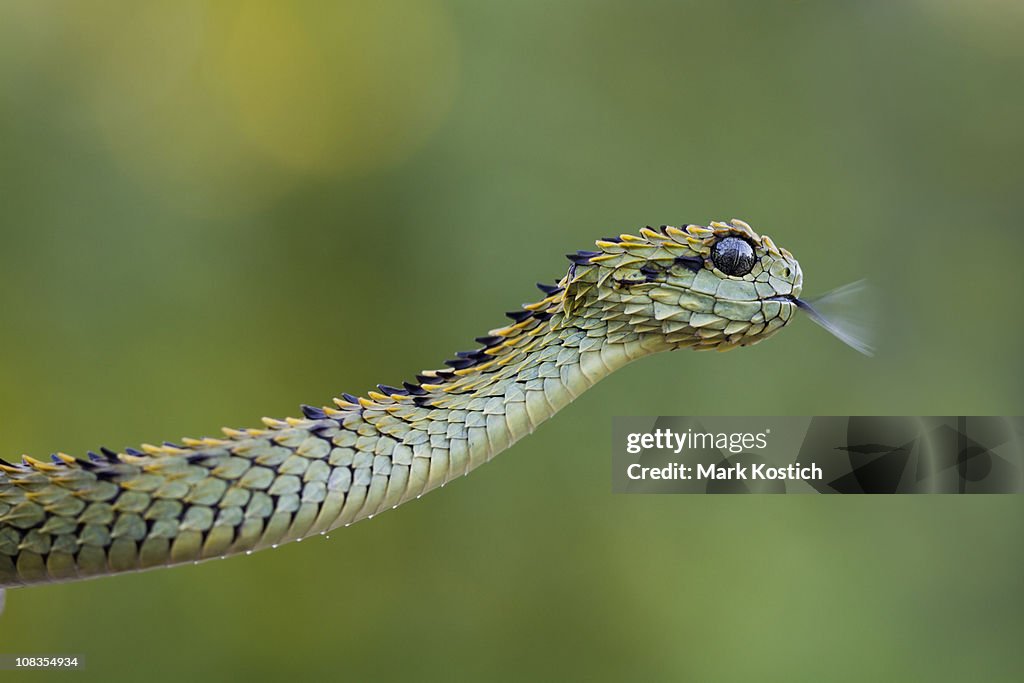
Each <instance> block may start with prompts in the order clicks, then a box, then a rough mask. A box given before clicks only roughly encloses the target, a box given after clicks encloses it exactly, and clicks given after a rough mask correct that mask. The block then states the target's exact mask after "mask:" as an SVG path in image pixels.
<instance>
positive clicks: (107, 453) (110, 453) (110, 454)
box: [100, 446, 117, 462]
mask: <svg viewBox="0 0 1024 683" xmlns="http://www.w3.org/2000/svg"><path fill="white" fill-rule="evenodd" d="M100 453H102V454H103V455H105V456H107V460H110V461H113V462H117V452H116V451H112V450H110V449H109V448H107V447H106V446H100Z"/></svg>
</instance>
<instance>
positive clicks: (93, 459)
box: [85, 451, 103, 462]
mask: <svg viewBox="0 0 1024 683" xmlns="http://www.w3.org/2000/svg"><path fill="white" fill-rule="evenodd" d="M85 455H86V457H88V458H89V461H90V462H103V458H101V457H100V456H98V455H96V453H94V452H93V451H89V452H88V453H86V454H85Z"/></svg>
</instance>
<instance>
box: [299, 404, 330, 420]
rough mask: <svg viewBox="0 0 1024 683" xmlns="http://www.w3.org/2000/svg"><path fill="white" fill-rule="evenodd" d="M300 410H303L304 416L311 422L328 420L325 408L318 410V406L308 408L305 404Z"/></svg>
mask: <svg viewBox="0 0 1024 683" xmlns="http://www.w3.org/2000/svg"><path fill="white" fill-rule="evenodd" d="M299 408H300V409H301V410H302V414H303V415H305V416H306V417H307V418H308V419H310V420H326V419H327V413H325V412H324V411H323V408H317V407H316V406H307V405H306V404H305V403H303V404H302V405H301V406H299Z"/></svg>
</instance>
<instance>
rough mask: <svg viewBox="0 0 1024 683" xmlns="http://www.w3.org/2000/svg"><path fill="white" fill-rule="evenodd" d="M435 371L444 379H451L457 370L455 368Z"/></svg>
mask: <svg viewBox="0 0 1024 683" xmlns="http://www.w3.org/2000/svg"><path fill="white" fill-rule="evenodd" d="M435 373H436V374H437V376H438V377H440V378H441V379H442V380H449V379H452V378H453V377H455V371H454V370H435Z"/></svg>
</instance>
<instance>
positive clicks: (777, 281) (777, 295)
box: [563, 219, 803, 351]
mask: <svg viewBox="0 0 1024 683" xmlns="http://www.w3.org/2000/svg"><path fill="white" fill-rule="evenodd" d="M639 232H640V234H639V235H621V236H619V237H614V238H607V239H603V240H599V241H598V242H597V247H598V248H599V249H600V251H592V252H589V251H588V252H579V253H577V254H575V255H570V257H569V258H570V260H572V261H573V262H574V265H573V266H572V268H570V271H569V274H568V275H567V276H566V278H565V280H563V285H564V288H565V295H564V299H563V301H564V311H565V315H566V320H567V321H570V322H572V323H573V324H577V325H580V326H585V325H586V324H588V323H591V324H592V321H595V320H600V321H603V322H604V323H605V324H607V326H608V338H609V341H612V342H625V341H630V340H632V339H637V338H640V337H644V338H646V339H652V338H654V340H655V341H656V342H658V344H659V345H660V346H661V347H662V348H668V349H677V348H694V349H718V350H721V351H725V350H728V349H731V348H735V347H737V346H750V345H751V344H756V343H757V342H759V341H761V340H763V339H767V338H768V337H770V336H771V335H772V334H774V333H775V332H777V331H778V330H779V329H781V328H782V327H783V326H784V325H786V324H787V323H788V322H789V321H790V320H792V319H793V317H794V312H795V311H796V308H797V297H799V296H800V291H801V288H802V286H803V274H802V272H801V270H800V264H799V263H798V262H797V260H796V259H795V258H793V255H792V254H791V253H789V252H788V251H787V250H785V249H781V248H779V247H777V246H776V245H775V243H774V242H773V241H772V240H771V238H769V237H768V236H765V235H758V234H757V233H756V232H754V230H753V228H751V227H750V226H749V225H747V224H746V223H744V222H743V221H739V220H735V219H734V220H732V221H730V222H729V223H720V222H712V223H711V224H710V225H709V226H707V227H703V226H699V225H686V226H683V227H679V228H676V227H672V226H662V227H661V228H660V229H657V230H655V229H652V228H643V229H641V230H640V231H639Z"/></svg>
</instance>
